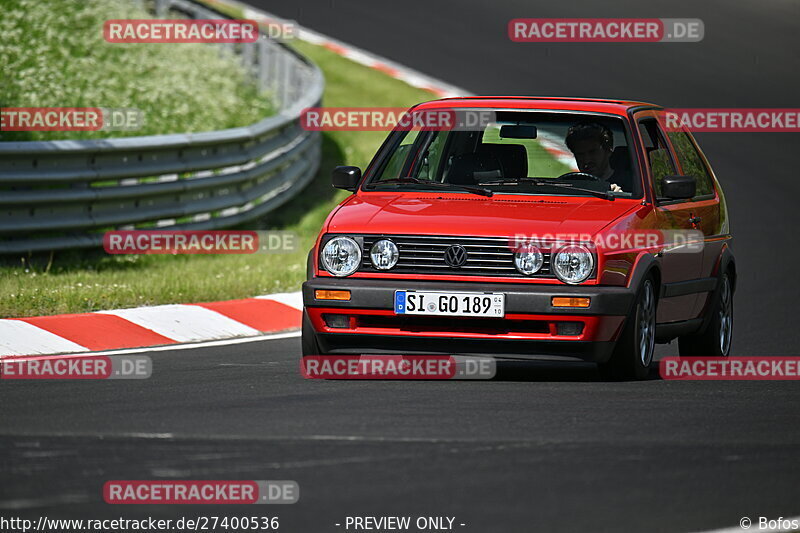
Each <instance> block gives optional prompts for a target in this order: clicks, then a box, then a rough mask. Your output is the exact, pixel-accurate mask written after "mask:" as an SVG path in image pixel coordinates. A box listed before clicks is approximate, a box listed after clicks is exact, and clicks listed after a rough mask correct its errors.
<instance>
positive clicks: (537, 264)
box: [514, 246, 544, 276]
mask: <svg viewBox="0 0 800 533" xmlns="http://www.w3.org/2000/svg"><path fill="white" fill-rule="evenodd" d="M543 263H544V255H542V251H541V250H540V249H539V247H538V246H523V247H521V248H520V249H519V250H517V251H516V253H514V265H516V267H517V270H519V271H520V273H522V274H525V275H526V276H530V275H533V274H536V273H537V272H539V269H540V268H542V264H543Z"/></svg>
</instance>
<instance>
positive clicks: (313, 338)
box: [300, 309, 325, 357]
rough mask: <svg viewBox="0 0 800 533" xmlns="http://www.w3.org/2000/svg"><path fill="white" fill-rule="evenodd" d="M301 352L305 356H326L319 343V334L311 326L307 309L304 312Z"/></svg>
mask: <svg viewBox="0 0 800 533" xmlns="http://www.w3.org/2000/svg"><path fill="white" fill-rule="evenodd" d="M300 339H301V350H302V353H303V356H304V357H305V356H306V355H325V354H324V353H322V348H321V347H320V345H319V341H317V334H316V333H315V332H314V328H313V327H312V326H311V319H310V318H309V317H308V313H306V311H305V309H304V310H303V325H302V330H301V335H300Z"/></svg>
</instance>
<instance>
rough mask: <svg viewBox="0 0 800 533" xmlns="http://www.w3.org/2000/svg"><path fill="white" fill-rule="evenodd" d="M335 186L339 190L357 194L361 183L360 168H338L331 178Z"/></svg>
mask: <svg viewBox="0 0 800 533" xmlns="http://www.w3.org/2000/svg"><path fill="white" fill-rule="evenodd" d="M331 178H332V181H333V186H334V187H336V188H337V189H344V190H346V191H350V192H356V188H358V182H359V181H361V169H360V168H358V167H344V166H343V167H336V168H334V169H333V174H332V176H331Z"/></svg>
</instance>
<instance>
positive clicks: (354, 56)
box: [215, 0, 471, 98]
mask: <svg viewBox="0 0 800 533" xmlns="http://www.w3.org/2000/svg"><path fill="white" fill-rule="evenodd" d="M215 3H224V4H228V5H230V6H235V7H237V8H239V9H241V10H242V13H243V14H244V18H246V19H251V20H255V21H256V22H260V23H263V24H269V23H281V24H292V25H294V27H295V29H296V35H297V38H298V39H300V40H301V41H306V42H308V43H311V44H315V45H317V46H322V47H323V48H325V49H327V50H330V51H331V52H333V53H335V54H338V55H340V56H342V57H346V58H347V59H349V60H351V61H354V62H355V63H358V64H359V65H364V66H365V67H369V68H373V69H375V70H379V71H381V72H383V73H384V74H387V75H388V76H391V77H392V78H395V79H398V80H401V81H404V82H406V83H407V84H409V85H411V86H412V87H416V88H418V89H422V90H425V91H428V92H430V93H432V94H434V95H435V96H437V97H438V98H447V97H452V96H470V95H471V94H470V93H469V92H468V91H465V90H464V89H462V88H460V87H456V86H455V85H450V84H448V83H445V82H443V81H441V80H437V79H436V78H433V77H431V76H428V75H426V74H423V73H422V72H419V71H417V70H414V69H411V68H408V67H406V66H404V65H401V64H399V63H396V62H394V61H392V60H390V59H387V58H385V57H381V56H379V55H376V54H373V53H371V52H367V51H366V50H363V49H361V48H358V47H356V46H353V45H351V44H347V43H344V42H342V41H339V40H338V39H334V38H333V37H328V36H327V35H323V34H321V33H317V32H316V31H314V30H310V29H308V28H304V27H303V26H300V25H299V24H297V23H296V22H295V21H290V20H286V19H283V18H281V17H278V16H276V15H273V14H271V13H267V12H265V11H262V10H260V9H255V8H253V7H251V6H248V5H245V4H243V3H241V2H237V1H235V0H233V1H232V0H217V1H216V2H215Z"/></svg>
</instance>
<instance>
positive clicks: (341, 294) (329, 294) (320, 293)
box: [314, 289, 350, 300]
mask: <svg viewBox="0 0 800 533" xmlns="http://www.w3.org/2000/svg"><path fill="white" fill-rule="evenodd" d="M314 298H316V299H317V300H349V299H350V291H329V290H325V289H317V290H315V291H314Z"/></svg>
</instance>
